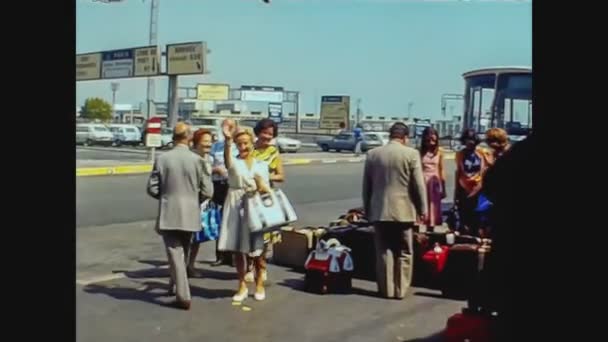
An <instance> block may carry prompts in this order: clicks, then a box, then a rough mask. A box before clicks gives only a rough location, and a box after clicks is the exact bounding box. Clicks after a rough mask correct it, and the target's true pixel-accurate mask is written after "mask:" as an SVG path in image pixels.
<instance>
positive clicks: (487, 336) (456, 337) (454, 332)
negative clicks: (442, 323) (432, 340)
mask: <svg viewBox="0 0 608 342" xmlns="http://www.w3.org/2000/svg"><path fill="white" fill-rule="evenodd" d="M492 324H493V322H492V318H491V317H490V316H487V315H482V314H479V313H476V312H472V311H469V310H463V312H462V313H457V314H455V315H453V316H451V317H450V318H449V319H448V321H447V324H446V328H445V330H444V331H443V338H444V341H445V342H465V341H470V342H490V341H492Z"/></svg>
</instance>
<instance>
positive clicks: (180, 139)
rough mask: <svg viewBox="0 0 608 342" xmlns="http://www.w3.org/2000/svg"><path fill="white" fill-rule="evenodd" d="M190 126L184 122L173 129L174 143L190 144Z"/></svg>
mask: <svg viewBox="0 0 608 342" xmlns="http://www.w3.org/2000/svg"><path fill="white" fill-rule="evenodd" d="M190 133H191V132H190V126H189V125H188V124H186V123H184V122H178V123H177V124H176V125H175V127H174V128H173V142H174V143H176V144H177V143H183V144H188V142H189V140H190V135H191V134H190Z"/></svg>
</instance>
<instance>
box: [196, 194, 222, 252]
mask: <svg viewBox="0 0 608 342" xmlns="http://www.w3.org/2000/svg"><path fill="white" fill-rule="evenodd" d="M221 222H222V210H221V207H220V206H218V205H217V204H215V202H213V201H209V200H206V201H204V202H203V203H202V204H201V230H200V231H198V232H196V233H194V242H196V243H201V242H205V241H215V240H217V239H218V237H219V235H220V234H219V231H220V223H221Z"/></svg>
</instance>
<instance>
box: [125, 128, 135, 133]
mask: <svg viewBox="0 0 608 342" xmlns="http://www.w3.org/2000/svg"><path fill="white" fill-rule="evenodd" d="M127 133H137V131H136V130H135V128H127Z"/></svg>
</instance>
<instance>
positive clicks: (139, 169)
mask: <svg viewBox="0 0 608 342" xmlns="http://www.w3.org/2000/svg"><path fill="white" fill-rule="evenodd" d="M364 160H365V159H364V158H349V159H346V158H342V159H290V160H285V161H283V165H285V166H288V165H310V164H336V163H360V162H363V161H364ZM151 171H152V164H141V165H122V166H100V167H81V168H76V177H90V176H117V175H133V174H142V173H150V172H151Z"/></svg>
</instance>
